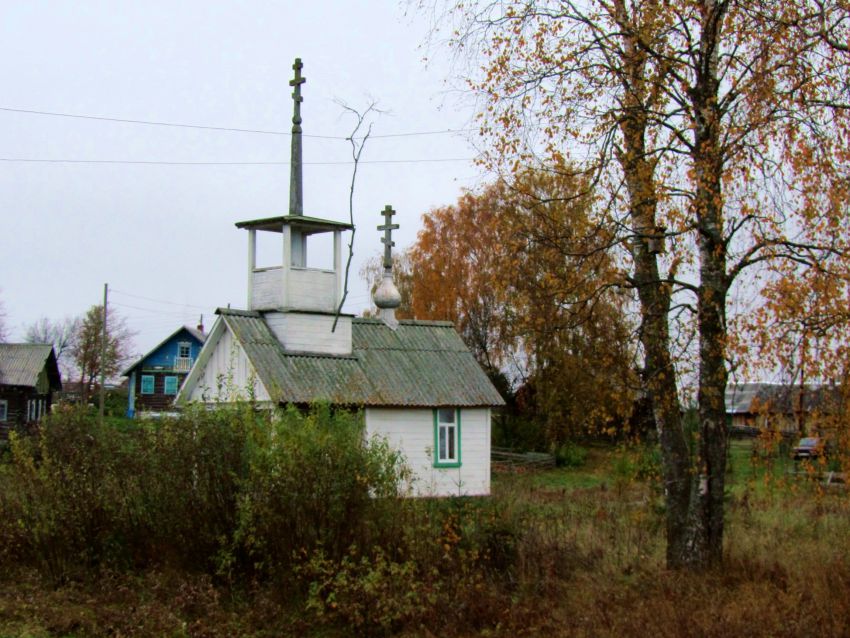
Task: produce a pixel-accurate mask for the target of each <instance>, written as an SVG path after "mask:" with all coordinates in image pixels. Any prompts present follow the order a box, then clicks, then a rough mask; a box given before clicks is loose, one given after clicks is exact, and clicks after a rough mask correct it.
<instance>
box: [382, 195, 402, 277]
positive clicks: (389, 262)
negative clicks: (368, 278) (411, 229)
mask: <svg viewBox="0 0 850 638" xmlns="http://www.w3.org/2000/svg"><path fill="white" fill-rule="evenodd" d="M381 214H382V215H383V216H384V223H383V224H382V225H381V226H378V230H382V231H384V236H383V237H381V243H382V244H384V268H392V267H393V251H392V248H393V246H395V242H394V241H393V231H394V230H396V229H397V228H398V224H393V223H391V222H392V217H393V215H395V211H394V210H393V207H392V206H390V205H389V204H387V205H386V206H384V210H383V211H381Z"/></svg>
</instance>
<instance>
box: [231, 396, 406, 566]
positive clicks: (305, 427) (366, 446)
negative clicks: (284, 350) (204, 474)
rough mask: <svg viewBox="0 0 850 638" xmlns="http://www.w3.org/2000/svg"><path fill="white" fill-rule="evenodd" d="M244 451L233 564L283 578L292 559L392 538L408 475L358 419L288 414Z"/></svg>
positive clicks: (321, 411) (323, 408)
mask: <svg viewBox="0 0 850 638" xmlns="http://www.w3.org/2000/svg"><path fill="white" fill-rule="evenodd" d="M246 449H247V456H246V462H247V465H246V473H245V476H244V479H243V480H242V482H241V485H240V488H241V489H240V498H239V504H238V512H237V513H238V521H237V524H236V529H235V534H234V543H233V548H232V552H231V554H230V555H229V556H227V557H226V559H227V561H230V564H233V561H237V562H238V560H239V559H240V557H242V558H244V559H245V560H247V561H248V563H249V566H250V568H251V569H254V570H257V571H259V572H261V573H265V574H270V575H280V576H285V575H287V574H288V573H289V571H290V570H289V568H290V567H291V565H292V563H293V560H294V558H295V555H296V553H299V554H310V553H312V552H313V551H314V549H316V548H317V547H321V548H322V549H323V551H325V552H326V553H327V554H328V556H329V557H331V558H332V559H339V558H341V557H342V556H343V555H344V553H345V552H346V550H347V548H348V547H350V546H351V545H352V544H360V545H364V546H369V545H371V544H374V543H380V542H382V541H383V540H384V539H385V538H387V537H388V536H390V535H392V534H394V533H395V532H394V530H395V525H396V516H395V510H396V509H397V508H398V507H399V506H400V504H399V502H398V500H397V499H396V498H395V497H397V496H398V495H399V493H400V490H401V489H402V487H403V485H404V479H405V477H406V475H407V474H406V473H407V471H406V469H405V466H404V462H403V459H402V457H401V455H400V454H399V453H397V452H395V451H393V450H392V449H390V447H389V445H388V444H387V443H386V441H385V440H383V439H378V438H373V439H368V440H366V439H365V438H364V423H363V417H362V414H359V413H350V412H343V411H339V412H333V411H332V410H331V409H330V407H328V406H327V405H320V406H317V407H314V408H313V409H312V410H311V411H310V413H309V414H306V415H305V414H303V413H301V412H299V411H298V410H296V409H295V408H289V409H287V410H285V411H283V412H280V413H277V414H275V415H274V417H273V418H272V419H270V421H269V422H266V423H264V424H263V427H262V428H255V429H253V430H252V431H251V432H250V433H249V436H248V440H247V444H246Z"/></svg>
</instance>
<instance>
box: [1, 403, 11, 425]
mask: <svg viewBox="0 0 850 638" xmlns="http://www.w3.org/2000/svg"><path fill="white" fill-rule="evenodd" d="M8 406H9V404H8V403H7V402H6V401H0V421H5V420H6V415H7V411H8Z"/></svg>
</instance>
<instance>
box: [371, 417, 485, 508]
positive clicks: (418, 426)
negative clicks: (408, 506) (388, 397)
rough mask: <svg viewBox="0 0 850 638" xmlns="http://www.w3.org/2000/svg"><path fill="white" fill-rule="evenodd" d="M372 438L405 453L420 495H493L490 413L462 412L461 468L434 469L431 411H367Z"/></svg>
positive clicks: (416, 493)
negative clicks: (381, 439) (384, 439)
mask: <svg viewBox="0 0 850 638" xmlns="http://www.w3.org/2000/svg"><path fill="white" fill-rule="evenodd" d="M366 431H367V434H368V435H369V436H373V435H377V436H380V437H384V438H386V439H387V442H388V443H389V444H390V446H392V447H393V448H394V449H396V450H399V451H400V452H402V453H403V454H404V457H405V460H406V462H407V465H408V467H409V468H410V470H411V471H412V473H413V484H412V486H411V487H412V491H413V494H415V495H417V496H461V495H468V496H472V495H487V494H489V493H490V410H489V409H487V408H464V409H462V410H461V442H460V444H461V466H460V467H458V468H435V467H434V412H433V410H431V409H428V408H426V409H404V408H367V409H366Z"/></svg>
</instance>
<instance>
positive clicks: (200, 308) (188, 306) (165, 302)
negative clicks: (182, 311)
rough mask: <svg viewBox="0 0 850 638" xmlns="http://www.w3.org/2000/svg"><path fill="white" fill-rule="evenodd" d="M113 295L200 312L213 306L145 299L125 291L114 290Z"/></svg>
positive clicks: (151, 298)
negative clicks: (195, 309) (194, 309)
mask: <svg viewBox="0 0 850 638" xmlns="http://www.w3.org/2000/svg"><path fill="white" fill-rule="evenodd" d="M112 294H119V295H124V296H125V297H135V298H136V299H144V300H145V301H153V302H154V303H164V304H168V305H170V306H181V307H187V308H197V309H198V310H209V309H210V308H212V306H199V305H197V304H191V303H178V302H176V301H166V300H165V299H155V298H153V297H144V296H142V295H137V294H134V293H132V292H124V291H123V290H116V289H115V288H113V289H112Z"/></svg>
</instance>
